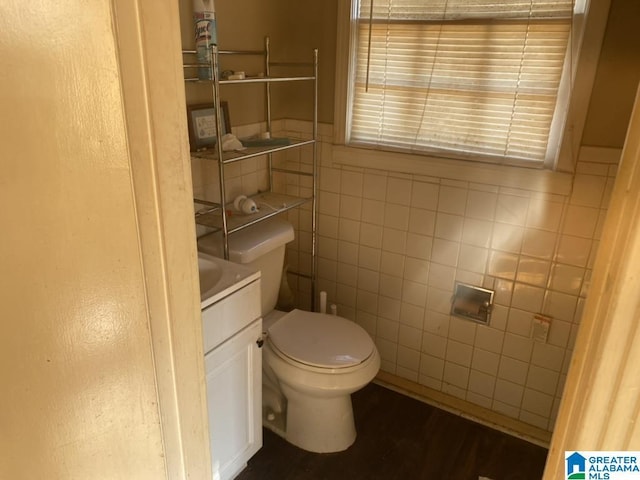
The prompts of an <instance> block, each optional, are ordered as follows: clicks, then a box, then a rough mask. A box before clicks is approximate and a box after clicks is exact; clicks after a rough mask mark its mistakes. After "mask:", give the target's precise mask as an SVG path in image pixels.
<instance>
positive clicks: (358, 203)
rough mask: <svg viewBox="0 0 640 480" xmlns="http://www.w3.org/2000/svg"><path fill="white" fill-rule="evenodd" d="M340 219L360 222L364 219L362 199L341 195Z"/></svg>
mask: <svg viewBox="0 0 640 480" xmlns="http://www.w3.org/2000/svg"><path fill="white" fill-rule="evenodd" d="M340 217H341V218H348V219H351V220H358V221H359V220H360V219H361V218H362V199H361V198H360V197H352V196H349V195H340Z"/></svg>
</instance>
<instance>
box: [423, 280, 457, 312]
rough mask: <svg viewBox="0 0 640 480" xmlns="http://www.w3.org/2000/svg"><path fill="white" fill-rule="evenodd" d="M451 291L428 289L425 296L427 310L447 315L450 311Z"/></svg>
mask: <svg viewBox="0 0 640 480" xmlns="http://www.w3.org/2000/svg"><path fill="white" fill-rule="evenodd" d="M452 294H453V291H452V290H442V289H439V288H434V287H429V290H428V295H427V310H431V311H434V312H438V313H443V314H445V315H448V314H449V312H450V311H451V296H452Z"/></svg>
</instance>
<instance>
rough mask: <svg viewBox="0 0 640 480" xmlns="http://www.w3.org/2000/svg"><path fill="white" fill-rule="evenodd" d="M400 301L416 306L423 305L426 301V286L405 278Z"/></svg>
mask: <svg viewBox="0 0 640 480" xmlns="http://www.w3.org/2000/svg"><path fill="white" fill-rule="evenodd" d="M402 301H403V302H407V303H410V304H411V305H416V306H418V307H424V306H425V304H426V303H427V286H426V285H423V284H421V283H416V282H410V281H408V280H405V281H404V284H403V292H402Z"/></svg>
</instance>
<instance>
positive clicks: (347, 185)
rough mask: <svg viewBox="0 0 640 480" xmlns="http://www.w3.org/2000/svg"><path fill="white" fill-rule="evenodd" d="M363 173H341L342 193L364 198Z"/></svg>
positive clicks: (347, 171)
mask: <svg viewBox="0 0 640 480" xmlns="http://www.w3.org/2000/svg"><path fill="white" fill-rule="evenodd" d="M363 177H364V176H363V174H362V173H361V172H352V171H349V170H342V171H341V178H340V193H342V194H346V195H351V196H354V197H358V198H360V197H362V188H363V184H364V178H363Z"/></svg>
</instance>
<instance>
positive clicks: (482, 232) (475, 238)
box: [462, 218, 493, 248]
mask: <svg viewBox="0 0 640 480" xmlns="http://www.w3.org/2000/svg"><path fill="white" fill-rule="evenodd" d="M492 231H493V223H492V222H489V221H487V220H477V219H474V218H466V219H465V221H464V227H463V229H462V242H463V243H466V244H468V245H475V246H477V247H484V248H488V247H489V245H490V244H491V234H492Z"/></svg>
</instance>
